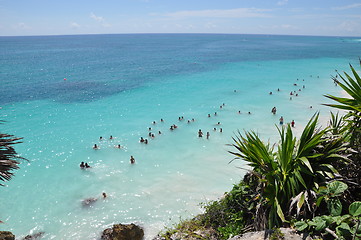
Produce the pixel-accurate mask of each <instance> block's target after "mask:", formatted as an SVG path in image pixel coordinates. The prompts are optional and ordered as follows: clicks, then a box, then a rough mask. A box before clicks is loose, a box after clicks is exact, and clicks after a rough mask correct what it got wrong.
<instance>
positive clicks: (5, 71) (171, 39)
mask: <svg viewBox="0 0 361 240" xmlns="http://www.w3.org/2000/svg"><path fill="white" fill-rule="evenodd" d="M0 41H1V42H2V44H1V45H0V46H1V48H2V50H3V51H1V59H0V61H1V66H2V67H1V71H0V77H1V81H2V86H3V87H2V88H1V90H0V91H1V94H0V96H1V97H0V106H1V107H2V108H1V110H0V113H1V117H0V119H2V120H5V121H6V123H5V124H3V125H1V132H6V133H9V134H14V135H16V136H18V137H24V139H23V143H22V144H19V145H17V146H16V150H17V152H18V153H19V154H21V156H23V157H25V158H27V159H29V163H27V162H24V163H23V164H21V165H20V170H18V171H17V172H16V175H15V177H14V178H13V179H12V180H11V181H10V182H9V183H8V186H7V187H6V188H2V189H1V191H0V196H1V199H2V201H1V202H2V203H1V205H0V213H1V215H0V219H1V220H2V221H4V224H1V225H0V229H1V230H9V231H12V232H13V233H14V234H16V235H17V236H25V235H27V234H29V233H31V232H37V231H44V232H45V239H70V238H72V239H96V238H98V237H99V236H100V233H101V231H102V230H103V229H105V228H106V227H109V226H111V225H112V224H114V223H119V222H121V223H131V222H134V223H137V224H139V225H141V226H143V227H144V228H145V236H146V239H151V238H152V237H153V236H155V235H156V234H157V233H158V232H159V231H161V230H162V229H164V228H165V227H169V226H171V225H172V224H174V223H177V222H178V221H179V220H180V218H182V219H183V218H189V217H191V216H194V215H195V214H198V213H200V212H201V208H200V205H199V204H200V203H201V202H207V201H210V200H216V199H217V198H219V197H221V196H222V195H223V193H224V192H226V191H229V190H230V189H231V187H232V184H234V183H237V182H239V181H240V179H241V177H242V176H243V174H244V173H245V170H243V169H240V168H239V167H241V168H243V167H244V165H243V163H242V162H241V161H235V162H233V163H231V164H229V162H230V161H231V160H232V159H233V157H232V156H231V155H230V154H229V153H227V151H228V150H231V149H230V147H229V146H227V145H226V144H229V143H231V142H232V139H231V138H232V136H234V134H235V133H236V132H237V130H240V131H241V132H242V131H243V130H254V131H256V132H258V133H259V134H260V136H261V137H262V139H264V140H266V141H267V140H268V139H269V140H270V142H274V141H276V140H277V135H278V133H277V129H276V125H278V124H279V118H280V117H281V116H283V118H284V120H285V124H287V123H290V122H291V121H292V120H295V128H294V131H296V132H300V131H302V129H303V126H304V125H305V124H306V123H307V121H308V120H309V118H310V117H311V116H312V115H313V114H315V113H316V112H317V111H320V114H321V117H322V119H323V122H322V124H326V119H328V116H329V111H330V109H328V108H327V107H324V106H321V104H322V103H325V102H327V100H326V99H325V98H324V97H323V96H322V95H323V94H326V93H329V94H336V95H338V94H339V93H340V88H338V87H336V86H335V85H334V84H333V81H332V79H331V75H335V74H336V73H335V70H336V69H337V70H339V71H343V70H345V71H348V69H349V68H348V63H352V64H354V65H356V64H357V60H358V59H357V57H358V56H357V55H356V54H357V53H358V52H360V50H361V42H360V41H358V39H356V38H339V37H304V36H299V37H296V36H295V37H291V36H266V35H265V36H262V35H207V34H204V35H202V34H201V35H196V34H194V35H193V34H190V35H187V34H179V35H177V34H176V35H172V34H164V35H163V34H160V35H156V34H155V35H151V34H149V35H148V34H144V35H96V36H91V35H90V36H58V37H1V38H0ZM295 84H296V85H295ZM278 89H279V91H278ZM270 92H272V94H270ZM291 92H293V95H290V93H291ZM296 93H297V94H298V96H295V95H294V94H296ZM290 97H292V99H290ZM274 106H275V107H277V113H276V114H275V115H273V114H272V113H271V109H272V108H273V107H274ZM310 106H312V108H310ZM248 112H250V114H249V113H248ZM215 113H216V114H215ZM208 114H209V115H210V117H209V116H208ZM179 117H181V120H179ZM182 117H183V119H182ZM160 119H163V120H164V121H163V122H162V121H161V120H160ZM192 119H194V121H192ZM188 120H190V122H189V123H188ZM153 121H155V122H156V123H155V124H153ZM173 124H175V125H177V126H178V127H177V128H176V129H175V130H173V131H172V130H170V129H169V128H170V126H171V125H173ZM149 128H151V130H149ZM214 128H215V130H214ZM220 128H222V132H220ZM199 129H201V130H202V132H203V133H204V135H203V137H202V138H199V137H198V131H199ZM159 131H160V132H161V134H159ZM149 132H151V133H153V134H154V138H152V137H149ZM207 132H209V133H210V137H209V139H206V133H207ZM100 136H102V137H103V140H99V137H100ZM110 136H113V139H109V138H110ZM141 137H144V138H147V139H148V141H149V142H148V144H142V143H139V139H140V138H141ZM94 144H97V145H98V146H99V149H98V150H94V149H93V145H94ZM118 144H120V145H121V146H122V148H120V149H118V148H115V146H116V145H118ZM130 156H134V158H135V160H136V162H135V164H133V165H132V164H130V162H129V159H130ZM82 161H84V162H87V163H89V165H90V166H91V168H89V169H86V170H84V169H80V168H79V164H80V162H82ZM102 192H106V193H107V198H105V199H102V196H101V194H102ZM86 198H98V201H96V202H95V203H94V204H92V205H91V206H89V207H83V206H82V201H83V200H84V199H86Z"/></svg>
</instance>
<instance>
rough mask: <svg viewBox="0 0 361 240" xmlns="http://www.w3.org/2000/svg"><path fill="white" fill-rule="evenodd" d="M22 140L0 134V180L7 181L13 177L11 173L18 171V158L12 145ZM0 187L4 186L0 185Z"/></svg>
mask: <svg viewBox="0 0 361 240" xmlns="http://www.w3.org/2000/svg"><path fill="white" fill-rule="evenodd" d="M21 139H22V138H16V137H14V136H13V135H8V134H1V133H0V180H1V181H3V182H5V181H9V180H10V179H11V177H12V176H13V175H14V173H13V171H14V170H16V169H18V168H19V167H18V164H19V163H20V162H19V161H18V160H22V159H24V158H22V157H19V156H18V155H17V153H16V151H15V149H14V148H13V145H14V144H17V143H21V142H20V140H21ZM0 186H4V185H3V184H1V183H0Z"/></svg>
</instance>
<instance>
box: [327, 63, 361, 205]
mask: <svg viewBox="0 0 361 240" xmlns="http://www.w3.org/2000/svg"><path fill="white" fill-rule="evenodd" d="M360 65H361V60H360ZM350 68H351V72H352V74H348V73H346V72H344V76H343V75H341V74H339V73H338V75H337V76H336V77H334V78H333V80H334V81H335V82H336V83H337V84H338V85H339V86H340V87H341V88H342V89H343V90H344V91H345V93H346V94H347V96H346V97H336V96H333V95H330V94H327V95H325V96H326V97H327V98H329V99H332V100H333V101H335V102H336V103H335V104H325V105H326V106H330V107H333V108H337V109H341V110H346V111H348V113H347V114H346V115H345V116H344V118H343V120H344V121H343V126H342V127H341V128H340V129H342V130H343V131H344V132H343V133H346V134H347V135H348V142H349V143H350V146H351V148H352V149H353V150H354V151H353V153H352V155H351V156H350V159H351V160H352V161H351V162H349V163H348V164H347V165H345V164H343V163H337V165H335V166H336V167H337V168H338V169H339V172H340V173H341V174H342V175H343V176H344V177H345V178H347V179H348V181H349V182H350V183H351V182H353V184H349V191H350V194H349V196H348V199H350V200H351V201H355V200H357V199H361V171H360V168H361V78H360V76H359V74H358V73H357V72H356V70H355V69H354V68H353V66H352V65H350ZM338 77H339V78H338ZM338 79H340V80H338Z"/></svg>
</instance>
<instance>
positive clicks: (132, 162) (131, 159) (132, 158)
mask: <svg viewBox="0 0 361 240" xmlns="http://www.w3.org/2000/svg"><path fill="white" fill-rule="evenodd" d="M130 163H131V164H134V163H135V159H134V157H133V156H130Z"/></svg>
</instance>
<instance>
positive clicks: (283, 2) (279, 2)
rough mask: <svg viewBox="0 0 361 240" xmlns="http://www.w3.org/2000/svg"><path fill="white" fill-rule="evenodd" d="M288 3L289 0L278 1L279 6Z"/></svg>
mask: <svg viewBox="0 0 361 240" xmlns="http://www.w3.org/2000/svg"><path fill="white" fill-rule="evenodd" d="M287 3H288V0H280V1H278V2H277V5H278V6H282V5H286V4H287Z"/></svg>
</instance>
